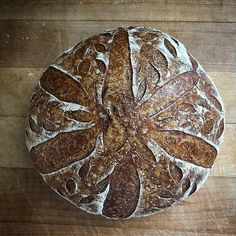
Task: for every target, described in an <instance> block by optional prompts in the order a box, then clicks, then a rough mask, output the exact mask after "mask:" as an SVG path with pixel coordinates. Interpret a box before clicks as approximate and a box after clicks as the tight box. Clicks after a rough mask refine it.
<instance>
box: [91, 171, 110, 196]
mask: <svg viewBox="0 0 236 236" xmlns="http://www.w3.org/2000/svg"><path fill="white" fill-rule="evenodd" d="M108 184H109V175H108V176H107V177H105V178H104V179H102V180H101V181H100V182H99V183H97V184H96V186H95V187H94V193H96V194H99V193H102V192H104V191H105V190H106V188H107V186H108Z"/></svg>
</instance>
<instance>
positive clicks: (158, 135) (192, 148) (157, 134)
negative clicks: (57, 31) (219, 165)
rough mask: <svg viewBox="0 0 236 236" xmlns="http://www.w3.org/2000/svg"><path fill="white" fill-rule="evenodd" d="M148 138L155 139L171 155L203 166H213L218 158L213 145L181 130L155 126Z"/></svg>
mask: <svg viewBox="0 0 236 236" xmlns="http://www.w3.org/2000/svg"><path fill="white" fill-rule="evenodd" d="M146 138H148V139H153V140H155V141H156V142H157V143H158V144H159V145H160V146H161V147H162V149H163V150H165V151H166V152H167V153H168V154H169V155H171V156H173V157H175V158H179V159H181V160H184V161H188V162H191V163H193V164H196V165H199V166H202V167H207V168H209V167H211V166H212V164H213V162H214V160H215V158H216V154H217V151H216V149H215V148H214V147H213V146H212V145H210V144H209V143H207V142H206V141H204V140H202V139H201V138H199V137H197V136H193V135H190V134H186V133H184V132H181V131H173V130H172V131H171V130H166V131H165V130H155V129H154V128H153V129H152V130H150V132H149V133H148V134H147V135H146Z"/></svg>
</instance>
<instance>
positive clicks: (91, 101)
mask: <svg viewBox="0 0 236 236" xmlns="http://www.w3.org/2000/svg"><path fill="white" fill-rule="evenodd" d="M223 130H224V108H223V103H222V100H221V98H220V96H219V93H218V92H217V89H216V87H215V86H214V84H213V82H212V80H211V79H210V77H209V76H208V75H207V74H206V72H205V71H204V70H203V68H202V67H201V65H200V64H199V63H198V62H197V61H196V60H195V59H194V58H193V56H192V55H191V54H190V53H189V52H188V51H187V50H186V48H185V47H184V45H183V44H182V43H181V42H179V41H178V40H177V39H174V38H173V37H171V36H169V35H168V34H165V33H163V32H161V31H159V30H155V29H150V28H143V27H120V28H117V29H113V30H108V31H106V32H104V33H101V34H98V35H96V36H93V37H90V38H88V39H87V40H84V41H82V42H80V43H78V44H77V45H76V46H74V47H73V48H72V49H70V50H68V51H66V52H64V53H63V54H62V55H61V56H59V57H58V58H57V59H56V61H55V63H54V64H52V65H51V66H50V67H49V68H48V69H47V70H46V71H45V72H44V73H43V75H42V77H41V79H40V81H39V82H38V84H37V86H36V88H35V90H34V93H33V96H32V99H31V104H30V108H29V114H28V117H27V126H26V144H27V147H28V149H29V151H30V154H31V157H32V161H33V163H34V165H35V167H36V169H37V170H38V171H39V173H40V174H41V175H42V177H43V179H44V181H45V182H46V183H47V184H48V185H49V186H50V187H51V188H52V189H53V190H55V191H56V192H57V193H58V194H60V195H61V196H62V197H64V198H65V199H66V200H68V201H70V202H71V203H73V204H75V205H76V206H78V207H79V208H81V209H83V210H85V211H87V212H89V213H93V214H100V215H102V216H104V217H107V218H112V219H117V218H130V217H139V216H147V215H150V214H154V213H158V212H160V211H163V210H164V209H166V208H168V207H170V206H171V205H173V204H174V203H176V202H178V201H180V200H182V199H184V198H186V197H187V196H189V195H191V194H192V193H194V192H196V191H197V190H198V189H199V188H200V187H201V185H202V184H203V183H204V182H205V180H206V178H207V176H208V173H209V171H210V169H211V167H212V165H213V163H214V160H215V158H216V155H217V153H218V151H219V146H220V143H221V141H222V134H223Z"/></svg>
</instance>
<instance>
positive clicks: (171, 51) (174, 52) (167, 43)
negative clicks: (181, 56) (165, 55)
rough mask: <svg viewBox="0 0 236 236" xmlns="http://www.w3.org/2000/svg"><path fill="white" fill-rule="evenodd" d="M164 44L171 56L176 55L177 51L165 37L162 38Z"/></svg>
mask: <svg viewBox="0 0 236 236" xmlns="http://www.w3.org/2000/svg"><path fill="white" fill-rule="evenodd" d="M164 45H165V47H166V48H167V49H168V51H169V52H170V53H171V54H172V56H173V57H177V51H176V49H175V47H174V46H173V45H172V44H171V42H170V41H169V40H168V39H166V38H165V39H164Z"/></svg>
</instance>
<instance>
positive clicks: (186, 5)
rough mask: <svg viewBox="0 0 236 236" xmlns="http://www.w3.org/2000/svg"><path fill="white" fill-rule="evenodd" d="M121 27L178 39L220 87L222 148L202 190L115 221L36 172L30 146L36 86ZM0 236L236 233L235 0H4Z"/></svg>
mask: <svg viewBox="0 0 236 236" xmlns="http://www.w3.org/2000/svg"><path fill="white" fill-rule="evenodd" d="M123 25H133V26H136V25H141V26H148V27H154V28H158V29H160V30H162V31H164V32H166V33H169V34H171V35H172V36H174V37H176V38H178V39H179V40H180V41H181V42H183V43H184V44H185V46H186V47H187V48H188V50H189V51H190V52H191V53H192V54H193V55H194V57H196V59H197V60H199V62H200V63H201V65H202V66H203V67H204V69H205V70H206V71H207V72H208V73H209V75H210V76H211V77H212V79H213V81H214V82H215V84H216V86H217V88H218V90H219V92H220V94H221V96H222V99H223V101H224V105H225V110H226V129H225V134H224V137H225V138H224V142H223V144H222V148H221V150H220V153H219V155H218V157H217V159H216V162H215V165H214V166H213V168H212V171H211V174H210V177H209V179H208V180H207V182H206V184H205V185H204V186H203V187H202V189H201V190H200V191H199V192H197V193H196V194H194V195H193V196H191V197H190V198H189V199H187V200H186V201H185V202H181V203H179V204H177V205H176V206H174V207H172V208H171V209H168V210H167V211H166V212H163V213H161V214H159V215H155V216H150V217H147V218H138V219H132V220H126V221H125V220H116V221H114V220H113V221H109V220H106V219H103V218H102V217H98V216H96V215H89V214H87V213H84V212H82V211H81V210H78V209H77V208H76V207H74V206H72V205H71V204H70V203H68V202H66V201H65V200H64V199H62V198H61V197H59V196H58V195H57V194H55V193H54V192H53V191H52V190H51V189H50V188H49V187H47V186H46V184H45V183H44V182H43V180H42V178H41V177H40V175H39V174H38V173H37V172H36V171H35V169H34V167H33V165H32V163H31V161H30V158H29V154H28V152H27V150H26V147H25V143H24V126H25V117H26V114H27V109H28V105H29V100H30V96H31V94H32V89H33V87H34V86H35V84H36V82H37V80H38V79H39V77H40V75H41V74H42V72H43V71H44V70H45V69H46V67H47V66H48V65H50V64H51V63H52V62H53V61H54V60H55V58H56V57H57V56H58V55H59V54H60V53H62V52H63V50H65V49H67V48H69V47H71V46H73V45H74V44H76V43H78V42H79V41H82V40H83V39H85V38H87V37H89V36H91V35H93V34H96V33H98V32H100V31H103V30H106V29H109V28H115V27H117V26H123ZM0 32H1V37H0V130H1V132H0V235H3V236H5V235H7V236H8V235H69V236H70V235H138V236H139V235H202V236H203V235H204V236H205V235H222V236H223V235H236V148H235V143H236V93H235V91H236V1H220V0H212V1H210V0H209V1H207V0H199V1H197V0H196V1H190V0H177V1H174V0H159V1H154V0H144V1H141V0H140V1H139V0H134V1H132V0H122V1H118V0H104V1H99V0H89V1H78V2H76V1H74V0H69V1H63V0H57V1H56V0H46V1H45V0H44V1H23V0H14V1H6V0H2V1H1V2H0Z"/></svg>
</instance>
